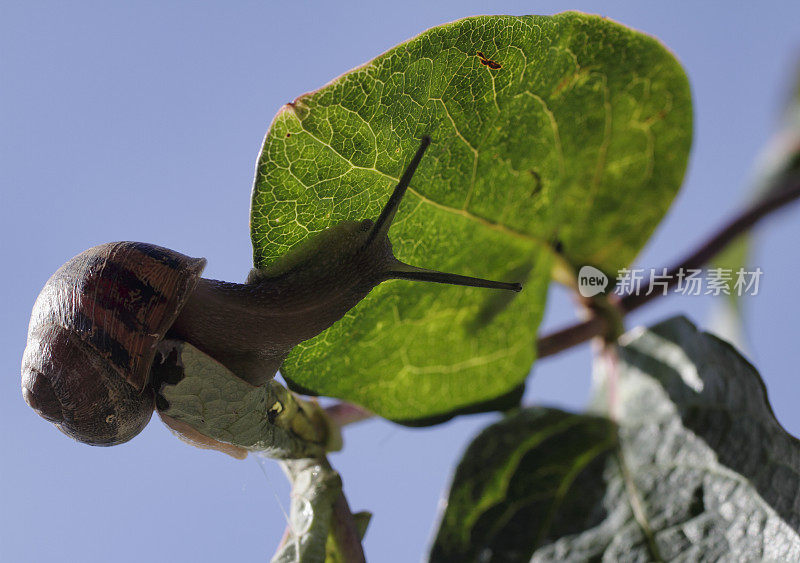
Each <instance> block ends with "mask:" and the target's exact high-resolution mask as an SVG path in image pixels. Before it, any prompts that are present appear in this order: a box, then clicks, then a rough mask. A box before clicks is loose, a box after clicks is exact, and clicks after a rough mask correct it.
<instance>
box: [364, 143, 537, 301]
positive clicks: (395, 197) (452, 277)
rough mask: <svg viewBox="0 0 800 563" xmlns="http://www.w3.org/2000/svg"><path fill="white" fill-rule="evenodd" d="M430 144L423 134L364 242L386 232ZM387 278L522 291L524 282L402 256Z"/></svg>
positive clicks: (396, 261)
mask: <svg viewBox="0 0 800 563" xmlns="http://www.w3.org/2000/svg"><path fill="white" fill-rule="evenodd" d="M430 144H431V138H430V137H428V136H425V137H423V138H422V142H421V143H420V146H419V148H418V149H417V152H416V154H414V157H413V158H412V159H411V162H409V164H408V166H407V167H406V169H405V171H404V172H403V175H402V176H401V177H400V181H399V182H398V183H397V186H395V188H394V191H393V192H392V195H391V196H389V201H388V202H386V205H385V206H384V208H383V210H382V211H381V214H380V216H379V217H378V219H377V220H376V221H375V224H374V225H373V226H372V230H371V231H370V234H369V237H367V241H366V243H365V246H368V245H370V244H372V243H373V242H374V241H375V240H376V239H379V238H382V237H384V236H387V234H388V232H389V227H391V225H392V220H394V217H395V215H396V214H397V209H398V208H399V207H400V202H401V201H402V199H403V196H404V195H405V194H406V191H407V190H408V186H409V184H410V183H411V178H412V177H413V176H414V172H416V170H417V167H418V166H419V163H420V161H422V157H423V156H424V155H425V151H426V150H427V148H428V147H429V146H430ZM384 279H386V280H389V279H404V280H416V281H426V282H434V283H445V284H450V285H463V286H470V287H484V288H488V289H504V290H508V291H522V284H519V283H508V282H498V281H492V280H485V279H482V278H472V277H469V276H461V275H458V274H449V273H446V272H437V271H436V270H428V269H425V268H419V267H417V266H411V265H410V264H405V263H403V262H400V261H399V260H394V261H393V263H391V264H390V267H389V268H388V270H387V271H386V272H384Z"/></svg>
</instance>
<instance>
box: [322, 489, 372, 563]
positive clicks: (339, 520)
mask: <svg viewBox="0 0 800 563" xmlns="http://www.w3.org/2000/svg"><path fill="white" fill-rule="evenodd" d="M331 532H332V533H333V538H334V541H335V542H336V544H337V545H338V546H339V552H340V553H341V554H342V557H343V558H344V560H345V561H346V562H347V563H365V562H366V559H365V558H364V548H363V547H362V546H361V539H360V537H359V535H358V530H357V529H356V522H355V519H354V518H353V513H352V512H350V505H349V504H347V497H345V496H344V492H341V493H339V496H338V497H337V498H336V502H335V503H334V504H333V514H332V516H331Z"/></svg>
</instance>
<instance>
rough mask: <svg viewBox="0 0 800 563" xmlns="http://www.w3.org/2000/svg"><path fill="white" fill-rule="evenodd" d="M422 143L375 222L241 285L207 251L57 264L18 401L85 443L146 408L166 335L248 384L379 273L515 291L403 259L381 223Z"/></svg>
mask: <svg viewBox="0 0 800 563" xmlns="http://www.w3.org/2000/svg"><path fill="white" fill-rule="evenodd" d="M429 144H430V138H428V137H425V138H423V139H422V142H421V144H420V147H419V149H418V150H417V152H416V154H415V155H414V157H413V158H412V160H411V162H410V163H409V164H408V166H407V168H406V169H405V171H404V172H403V175H402V177H401V178H400V180H399V182H398V184H397V186H396V187H395V189H394V191H393V192H392V194H391V196H390V198H389V201H388V202H387V203H386V205H385V207H384V208H383V210H382V211H381V213H380V215H379V217H378V218H377V219H376V220H375V221H371V220H369V219H367V220H364V221H360V222H357V221H345V222H342V223H339V224H337V225H334V226H332V227H330V228H328V229H326V230H324V231H322V232H320V233H318V234H317V235H315V236H313V237H312V238H310V239H308V240H307V241H305V242H304V243H302V244H300V245H299V246H298V247H296V248H295V249H293V250H291V251H290V252H289V253H287V254H286V255H284V256H282V257H281V258H279V259H278V260H277V261H276V262H275V263H274V264H272V265H270V266H269V267H267V268H265V269H254V270H252V271H251V273H250V275H249V276H248V278H247V281H246V282H245V283H244V284H238V283H229V282H223V281H216V280H210V279H205V278H202V277H200V276H201V273H202V271H203V268H204V267H205V264H206V261H205V259H203V258H191V257H189V256H185V255H183V254H181V253H178V252H175V251H172V250H168V249H166V248H162V247H160V246H156V245H152V244H145V243H138V242H116V243H108V244H102V245H100V246H96V247H93V248H90V249H89V250H86V251H85V252H83V253H81V254H79V255H78V256H76V257H74V258H72V259H71V260H70V261H68V262H67V263H66V264H64V265H63V266H62V267H61V268H60V269H59V270H58V271H56V273H55V274H53V276H52V277H51V278H50V279H49V280H48V281H47V283H46V284H45V286H44V288H43V289H42V291H41V293H40V294H39V297H38V298H37V299H36V303H35V304H34V307H33V312H32V314H31V321H30V325H29V328H28V340H27V346H26V348H25V352H24V354H23V361H22V394H23V396H24V398H25V401H26V402H27V403H28V405H30V406H31V407H32V408H33V409H34V410H35V411H36V412H37V413H39V414H40V415H41V416H42V417H43V418H45V419H46V420H48V421H50V422H52V423H54V424H55V425H56V426H57V427H58V428H59V429H60V430H61V431H62V432H64V433H65V434H67V435H69V436H71V437H73V438H75V439H77V440H79V441H81V442H85V443H88V444H92V445H98V446H109V445H114V444H120V443H123V442H126V441H128V440H130V439H131V438H133V437H134V436H135V435H136V434H138V433H139V432H140V431H141V430H142V429H143V428H144V427H145V425H146V424H147V423H148V421H149V420H150V417H151V415H152V413H153V410H154V408H155V391H154V389H153V386H152V385H151V384H150V383H151V382H150V378H151V377H150V368H151V365H152V363H153V360H154V357H155V355H156V350H157V347H158V344H159V342H160V341H161V340H162V339H164V338H170V339H175V340H179V341H184V342H187V343H188V344H191V345H192V346H194V347H195V348H197V349H199V350H201V351H202V352H204V353H206V354H208V355H209V356H211V357H212V358H214V359H216V360H217V361H218V362H220V363H221V364H222V365H224V366H225V367H226V368H228V369H229V370H230V371H232V372H233V373H234V374H236V375H237V376H239V377H240V378H242V379H244V380H245V381H247V382H249V383H251V384H253V385H261V384H263V383H265V382H266V381H268V380H270V379H272V378H273V377H274V376H275V374H276V372H277V370H278V368H279V367H280V365H281V363H282V362H283V360H284V359H285V358H286V357H287V355H288V354H289V352H290V351H291V349H292V348H293V347H294V346H296V345H297V344H299V343H301V342H303V341H304V340H307V339H309V338H312V337H314V336H316V335H317V334H319V333H321V332H322V331H324V330H325V329H326V328H328V327H330V326H331V325H333V324H334V323H335V322H336V321H337V320H339V319H341V318H342V317H343V316H344V315H345V314H346V313H347V312H348V311H349V310H350V309H351V308H353V307H354V306H355V305H356V304H358V302H359V301H361V300H362V299H363V298H364V297H366V295H367V294H368V293H369V292H370V291H371V290H372V289H373V288H374V287H375V286H377V285H378V284H380V283H381V282H383V281H385V280H389V279H406V280H422V281H429V282H438V283H446V284H454V285H467V286H475V287H485V288H496V289H505V290H513V291H520V290H521V289H522V286H521V285H520V284H518V283H504V282H495V281H489V280H484V279H479V278H471V277H466V276H460V275H456V274H448V273H443V272H437V271H433V270H427V269H424V268H419V267H416V266H410V265H408V264H404V263H403V262H400V261H399V260H398V259H396V258H395V257H394V254H393V253H392V246H391V243H390V242H389V237H388V231H389V227H390V226H391V224H392V220H393V219H394V216H395V213H396V212H397V209H398V207H399V205H400V202H401V200H402V198H403V195H404V194H405V192H406V190H407V188H408V186H409V183H410V181H411V177H412V176H413V174H414V171H415V170H416V168H417V166H418V165H419V163H420V161H421V160H422V157H423V154H424V153H425V150H426V149H427V147H428V145H429Z"/></svg>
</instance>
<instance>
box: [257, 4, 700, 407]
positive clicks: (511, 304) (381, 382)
mask: <svg viewBox="0 0 800 563" xmlns="http://www.w3.org/2000/svg"><path fill="white" fill-rule="evenodd" d="M691 121H692V115H691V99H690V94H689V86H688V82H687V80H686V76H685V74H684V72H683V70H682V69H681V67H680V65H679V64H678V63H677V61H676V60H675V59H674V58H673V57H672V55H671V54H670V53H669V52H668V51H667V50H666V49H664V47H663V46H661V45H660V44H659V43H658V42H657V41H656V40H654V39H653V38H651V37H649V36H646V35H644V34H641V33H638V32H635V31H633V30H631V29H628V28H626V27H624V26H621V25H619V24H616V23H614V22H612V21H610V20H607V19H603V18H599V17H595V16H589V15H585V14H578V13H566V14H561V15H557V16H552V17H540V16H527V17H509V16H483V17H477V18H469V19H465V20H461V21H458V22H455V23H452V24H447V25H443V26H440V27H436V28H433V29H431V30H429V31H427V32H425V33H423V34H422V35H420V36H418V37H416V38H415V39H412V40H411V41H409V42H407V43H404V44H402V45H400V46H398V47H396V48H394V49H392V50H390V51H389V52H387V53H385V54H383V55H381V56H380V57H378V58H377V59H374V60H373V61H371V62H369V63H367V64H366V65H364V66H362V67H359V68H357V69H355V70H353V71H351V72H350V73H348V74H345V75H344V76H342V77H340V78H338V79H336V80H335V81H333V82H332V83H330V84H329V85H327V86H325V87H324V88H322V89H320V90H318V91H316V92H313V93H310V94H306V95H304V96H301V97H300V98H298V99H297V100H295V102H293V103H292V104H289V105H287V106H285V107H284V108H283V109H282V110H281V111H280V113H279V114H278V115H277V116H276V118H275V120H274V122H273V124H272V126H271V128H270V131H269V133H268V134H267V137H266V140H265V143H264V147H263V150H262V153H261V156H260V159H259V162H258V169H257V176H256V182H255V189H254V193H253V206H252V216H251V219H252V221H251V226H252V239H253V246H254V257H255V263H256V266H258V267H261V266H265V265H268V264H270V263H272V262H273V261H274V260H275V259H276V258H278V257H279V256H281V255H282V254H284V253H285V252H286V251H287V250H289V249H290V248H293V247H295V246H296V245H297V244H299V243H301V242H302V241H304V240H305V239H306V238H307V237H308V236H309V234H310V233H315V232H319V231H321V230H323V229H325V228H327V227H329V226H331V225H334V224H336V223H338V222H340V221H343V220H360V219H363V218H368V217H371V218H374V217H375V216H377V214H378V212H379V210H380V208H381V207H382V206H383V204H384V203H385V202H386V200H387V198H388V195H389V193H390V191H391V189H392V188H393V186H394V184H395V183H396V182H397V179H398V176H399V174H400V173H401V171H402V169H403V168H404V166H405V165H406V164H407V162H408V161H409V159H410V157H411V155H412V154H413V152H414V151H415V150H416V148H417V146H418V143H419V139H420V138H421V137H422V136H423V135H425V134H428V135H430V136H431V137H432V138H433V145H432V146H431V148H430V149H429V151H428V153H427V155H426V156H425V159H424V160H423V162H422V164H421V166H420V168H419V170H418V171H417V174H416V176H415V177H414V180H413V181H412V185H411V189H410V192H409V194H408V196H407V201H405V202H404V203H403V205H402V207H401V209H400V211H399V214H398V218H397V224H396V225H394V226H393V227H392V230H391V231H390V238H391V240H392V242H393V244H394V247H395V250H396V254H397V256H398V257H399V258H400V259H401V260H403V261H406V262H409V263H412V264H416V265H420V266H424V267H429V268H435V269H438V270H445V271H450V272H455V273H462V274H466V275H473V276H479V277H488V278H493V279H501V280H503V279H508V280H523V281H524V280H527V282H526V284H525V290H524V291H523V292H522V293H521V294H519V295H517V296H514V295H500V294H497V293H496V292H490V291H486V290H480V289H470V288H455V287H441V286H431V285H425V284H420V283H412V282H405V281H395V282H389V283H385V284H383V285H381V286H379V287H378V288H377V289H375V290H374V291H373V292H372V293H371V294H370V295H369V296H368V297H367V298H366V299H364V301H362V302H361V304H359V306H357V307H356V308H355V309H354V310H353V311H352V312H351V314H349V315H347V316H346V317H345V319H343V320H342V321H341V322H339V323H337V324H336V325H335V326H334V327H333V328H332V329H330V330H328V331H326V332H325V333H324V334H322V335H320V336H319V337H317V338H315V339H312V340H310V341H308V342H306V343H305V344H304V345H302V346H298V347H297V348H296V349H295V351H294V352H293V353H292V355H291V356H290V357H289V359H288V360H287V361H286V362H285V364H284V366H283V368H282V371H283V372H284V373H285V374H286V375H287V377H289V378H290V379H291V380H292V381H294V382H295V383H296V384H297V385H300V386H302V387H304V388H307V389H310V390H312V391H314V392H316V393H319V394H323V395H330V396H336V397H340V398H344V399H347V400H349V401H353V402H356V403H359V404H361V405H364V406H366V407H367V408H369V409H370V410H372V411H374V412H376V413H377V414H379V415H382V416H385V417H388V418H392V419H398V420H410V419H420V418H426V417H433V416H437V415H447V414H448V413H451V412H452V411H454V410H457V409H459V408H462V407H465V406H468V405H470V404H473V403H476V402H480V401H486V400H490V399H492V398H495V397H498V396H500V395H503V394H505V393H508V392H509V391H510V390H511V389H513V388H514V387H516V386H517V385H519V384H520V383H521V382H522V381H523V380H524V379H525V377H526V376H527V374H528V372H529V370H530V367H531V365H532V363H533V361H534V359H535V349H534V348H535V347H534V344H533V343H534V341H535V335H536V329H537V327H538V325H539V322H540V320H541V317H542V312H543V309H544V301H545V295H546V292H547V287H548V283H549V280H550V276H551V272H552V271H553V265H554V263H558V264H559V265H560V266H561V268H562V269H564V268H565V269H566V270H569V269H570V268H571V267H572V266H573V265H577V264H584V263H591V264H594V265H596V266H598V267H600V268H602V269H604V270H605V271H607V272H609V273H611V274H614V273H616V270H617V269H618V268H621V267H623V266H626V265H628V264H629V263H630V262H631V260H632V259H633V257H634V256H635V255H636V253H637V252H638V250H639V249H640V248H641V247H642V245H643V244H644V243H645V242H646V241H647V238H648V236H649V235H650V233H651V232H652V230H653V229H654V228H655V226H656V225H657V223H658V222H659V220H660V219H661V217H662V216H663V215H664V213H665V212H666V210H667V208H668V206H669V204H670V202H671V201H672V199H673V197H674V196H675V193H676V192H677V190H678V187H679V185H680V183H681V180H682V178H683V173H684V169H685V166H686V161H687V156H688V151H689V145H690V140H691V128H692V124H691ZM554 248H560V249H562V253H556V252H554V250H553V249H554Z"/></svg>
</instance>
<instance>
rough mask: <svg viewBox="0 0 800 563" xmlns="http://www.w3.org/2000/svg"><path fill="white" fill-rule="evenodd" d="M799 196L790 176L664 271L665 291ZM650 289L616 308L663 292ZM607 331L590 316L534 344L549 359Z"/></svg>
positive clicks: (627, 308)
mask: <svg viewBox="0 0 800 563" xmlns="http://www.w3.org/2000/svg"><path fill="white" fill-rule="evenodd" d="M799 197H800V180H798V178H796V177H793V178H791V181H790V182H786V183H785V184H784V187H783V188H781V189H777V190H774V191H772V192H770V194H769V195H768V196H767V197H764V198H763V199H760V200H758V201H756V202H755V203H754V204H753V205H752V206H750V207H749V208H747V209H745V210H744V211H743V212H741V213H740V214H739V215H737V216H735V217H734V218H733V219H732V220H731V221H729V222H728V223H727V224H725V225H723V227H722V228H720V229H719V230H718V231H717V232H716V233H715V234H714V235H712V236H711V238H709V239H708V240H707V241H705V242H704V243H703V244H701V245H700V246H699V247H697V248H696V249H695V250H694V251H693V252H690V253H689V254H688V255H686V256H685V257H684V258H683V259H681V260H678V262H677V263H676V264H675V265H674V266H672V267H671V268H669V269H668V272H667V276H668V282H667V289H669V288H670V287H672V286H673V285H675V283H676V282H677V281H678V278H677V276H676V274H677V273H678V272H679V271H680V270H690V269H696V268H699V267H700V266H702V265H703V264H705V263H707V262H708V261H709V260H711V259H712V258H713V257H714V256H716V255H717V254H718V253H719V252H720V251H721V250H722V249H724V248H725V247H726V246H727V245H728V244H729V243H731V242H732V241H733V240H734V239H735V238H737V237H738V236H739V235H741V234H743V233H745V232H747V231H748V230H750V229H751V228H752V227H753V226H754V225H755V224H756V223H758V222H759V221H760V220H761V219H763V218H764V217H766V216H767V215H769V214H770V213H772V212H774V211H776V210H778V209H781V208H782V207H785V206H786V205H788V204H789V203H791V202H792V201H794V200H796V199H798V198H799ZM649 289H650V285H649V284H645V285H644V286H643V287H642V288H641V289H640V291H639V292H637V293H632V294H629V295H626V296H625V297H623V298H622V299H618V300H617V306H618V307H619V309H620V314H621V315H623V316H624V315H626V314H628V313H630V312H631V311H634V310H635V309H638V308H639V307H641V306H642V305H644V304H645V303H648V302H650V301H651V300H653V299H655V298H657V297H659V296H661V295H663V294H664V293H666V291H662V292H657V291H652V292H649ZM608 329H609V327H608V323H607V321H606V320H605V319H604V318H602V317H591V318H589V319H588V320H586V321H583V322H580V323H577V324H574V325H572V326H569V327H566V328H563V329H561V330H558V331H556V332H553V333H551V334H547V335H545V336H542V337H541V338H539V340H538V341H537V346H538V350H539V358H544V357H547V356H552V355H553V354H556V353H557V352H561V351H562V350H566V349H567V348H571V347H573V346H576V345H578V344H581V343H583V342H586V341H587V340H590V339H591V338H593V337H595V336H600V335H602V334H604V333H605V332H606V331H607V330H608Z"/></svg>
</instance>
